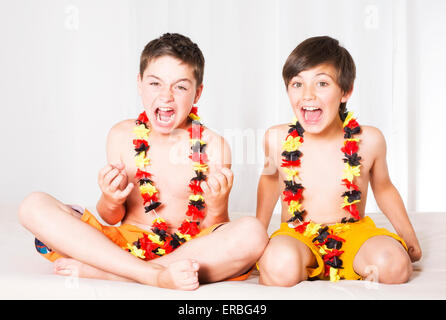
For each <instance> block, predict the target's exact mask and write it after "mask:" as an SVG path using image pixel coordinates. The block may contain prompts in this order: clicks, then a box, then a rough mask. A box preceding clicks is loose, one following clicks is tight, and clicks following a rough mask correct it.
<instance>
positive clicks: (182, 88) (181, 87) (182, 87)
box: [177, 85, 187, 90]
mask: <svg viewBox="0 0 446 320" xmlns="http://www.w3.org/2000/svg"><path fill="white" fill-rule="evenodd" d="M177 88H178V89H180V90H187V88H186V87H184V86H180V85H178V86H177Z"/></svg>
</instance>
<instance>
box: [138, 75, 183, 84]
mask: <svg viewBox="0 0 446 320" xmlns="http://www.w3.org/2000/svg"><path fill="white" fill-rule="evenodd" d="M149 77H152V78H155V79H157V80H160V81H163V80H162V79H161V78H159V77H157V76H155V75H153V74H148V75H146V78H149ZM181 81H188V82H190V83H192V81H191V80H190V79H188V78H181V79H178V80H176V81H174V83H178V82H181Z"/></svg>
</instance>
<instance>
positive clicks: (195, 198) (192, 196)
mask: <svg viewBox="0 0 446 320" xmlns="http://www.w3.org/2000/svg"><path fill="white" fill-rule="evenodd" d="M189 200H192V201H198V200H203V201H204V198H203V196H202V195H199V194H192V195H190V196H189Z"/></svg>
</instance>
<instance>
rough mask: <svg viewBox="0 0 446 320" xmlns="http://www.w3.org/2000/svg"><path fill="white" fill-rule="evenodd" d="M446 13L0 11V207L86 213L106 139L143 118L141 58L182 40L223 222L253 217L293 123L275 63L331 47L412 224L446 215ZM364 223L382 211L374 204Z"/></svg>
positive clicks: (443, 8) (195, 5) (48, 5)
mask: <svg viewBox="0 0 446 320" xmlns="http://www.w3.org/2000/svg"><path fill="white" fill-rule="evenodd" d="M445 12H446V2H444V1H441V0H438V1H434V0H429V1H421V0H413V1H403V0H395V1H388V0H381V1H378V0H368V1H356V0H343V1H333V0H319V1H296V0H275V1H273V0H269V1H268V0H242V1H239V0H225V1H209V0H187V1H185V0H169V1H168V0H164V1H148V0H145V1H143V0H138V1H137V0H133V1H118V0H114V1H110V0H107V1H106V0H96V1H86V0H82V1H81V0H72V1H56V0H40V1H33V0H28V1H25V0H20V1H1V2H0V33H1V37H0V38H1V39H2V41H1V43H0V48H1V49H0V70H1V72H2V77H1V78H0V93H1V94H0V105H1V118H0V119H1V120H0V121H1V127H0V137H1V138H0V139H1V145H2V156H1V160H0V161H1V164H2V171H3V172H2V174H1V178H2V182H1V191H2V192H1V197H2V198H1V199H0V202H1V203H5V204H9V203H13V204H16V203H18V202H19V201H21V200H22V199H23V197H24V196H25V195H26V194H27V193H29V192H31V191H34V190H42V191H45V192H48V193H50V194H53V195H54V196H55V197H57V198H59V199H61V200H62V201H64V202H67V203H79V204H82V205H87V206H90V207H92V206H94V204H95V203H96V201H97V199H98V197H99V195H100V192H99V188H98V187H97V182H96V179H97V172H98V170H99V169H100V168H101V167H102V166H103V165H105V161H106V159H105V138H106V135H107V132H108V130H109V129H110V127H111V126H112V125H113V124H114V123H116V122H118V121H120V120H122V119H125V118H131V117H135V116H136V115H137V114H138V113H139V112H140V110H141V103H140V101H139V97H138V95H137V91H136V75H137V72H138V63H139V61H138V60H139V55H140V52H141V51H142V49H143V47H144V45H145V44H146V43H147V42H148V41H150V40H151V39H153V38H156V37H159V36H160V35H161V34H163V33H165V32H179V33H182V34H185V35H187V36H189V37H190V38H191V39H192V40H193V41H194V42H197V43H198V45H199V46H200V48H201V49H202V51H203V53H204V56H205V59H206V67H205V78H204V85H205V89H204V92H203V95H202V98H201V100H200V102H199V103H198V106H199V107H200V115H201V117H202V119H203V121H204V122H205V124H206V125H207V126H209V127H210V128H213V129H214V130H215V131H217V132H219V133H220V134H222V135H224V136H225V137H226V139H227V141H228V142H229V143H230V145H231V147H232V154H233V171H234V173H235V185H234V187H233V191H232V193H231V198H230V210H231V211H243V212H252V213H253V212H254V211H255V204H256V188H257V181H258V176H259V172H260V170H261V168H262V166H263V154H262V148H261V143H262V137H263V133H264V131H265V129H267V128H268V127H270V126H272V125H274V124H277V123H284V122H289V121H290V119H291V117H292V114H291V109H290V107H289V103H288V99H287V96H286V92H285V89H284V85H283V81H282V78H281V70H282V66H283V63H284V62H285V59H286V57H287V56H288V54H289V53H290V52H291V50H292V49H293V48H294V47H295V46H296V45H297V44H298V43H299V42H301V41H303V40H304V39H306V38H307V37H310V36H316V35H329V36H332V37H334V38H336V39H338V40H339V41H340V42H341V44H342V45H344V46H345V47H346V48H347V49H348V50H349V51H350V52H351V54H352V56H353V58H354V59H355V62H356V65H357V80H356V83H355V91H354V94H353V96H352V98H351V100H350V102H349V104H348V108H349V109H350V110H353V111H354V112H355V114H356V115H357V117H358V121H360V123H361V124H364V125H372V126H376V127H378V128H379V129H380V130H381V131H382V132H383V133H384V135H385V136H386V139H387V145H388V152H387V159H388V163H389V171H390V175H391V178H392V180H393V182H394V184H395V185H396V186H397V188H398V189H399V190H400V193H401V195H402V197H403V199H404V201H405V203H406V206H407V208H408V210H409V211H446V204H445V202H444V201H442V200H443V198H442V197H443V196H444V195H445V191H444V187H443V181H445V180H446V170H445V169H444V167H442V166H441V164H442V162H443V161H442V160H443V159H444V158H445V157H446V151H445V148H444V138H445V137H446V136H445V134H444V132H443V130H442V129H443V126H444V125H443V118H444V116H445V115H446V112H445V110H444V108H445V105H444V98H443V96H442V93H443V92H442V86H441V85H442V83H443V81H442V80H443V77H444V74H445V67H444V62H443V59H444V56H446V44H445V40H444V39H446V28H445V26H446V24H445V22H444V18H443V17H442V15H444V13H445ZM422 110H423V112H422ZM92 208H94V207H92ZM366 210H367V211H368V212H371V211H379V209H378V208H377V206H376V203H375V202H374V200H373V196H372V193H371V192H370V193H369V199H368V204H367V208H366Z"/></svg>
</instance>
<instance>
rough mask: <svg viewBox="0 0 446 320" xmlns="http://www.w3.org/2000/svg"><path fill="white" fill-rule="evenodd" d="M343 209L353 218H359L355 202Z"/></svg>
mask: <svg viewBox="0 0 446 320" xmlns="http://www.w3.org/2000/svg"><path fill="white" fill-rule="evenodd" d="M344 210H346V211H348V212H349V213H350V214H351V215H352V217H353V218H355V219H356V220H359V219H360V216H359V211H358V208H357V207H356V204H351V205H349V206H345V207H344Z"/></svg>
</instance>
